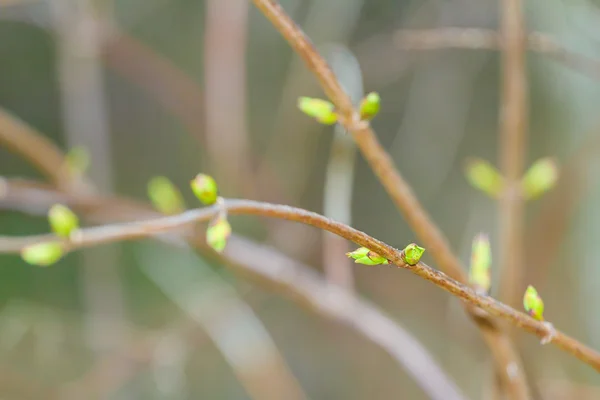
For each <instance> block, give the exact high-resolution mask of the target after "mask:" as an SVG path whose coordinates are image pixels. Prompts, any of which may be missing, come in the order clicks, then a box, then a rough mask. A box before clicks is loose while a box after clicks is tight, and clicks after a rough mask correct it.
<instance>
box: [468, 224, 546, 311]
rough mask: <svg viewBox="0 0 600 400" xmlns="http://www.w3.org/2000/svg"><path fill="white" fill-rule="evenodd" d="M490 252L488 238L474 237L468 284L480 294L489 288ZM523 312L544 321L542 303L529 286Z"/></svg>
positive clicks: (485, 236)
mask: <svg viewBox="0 0 600 400" xmlns="http://www.w3.org/2000/svg"><path fill="white" fill-rule="evenodd" d="M491 265H492V251H491V246H490V241H489V237H488V236H487V235H485V234H483V233H480V234H479V235H477V236H475V238H474V239H473V245H472V249H471V265H470V268H469V282H470V283H471V285H472V286H473V287H474V288H475V290H476V291H477V292H478V293H480V294H487V293H488V292H489V290H490V287H491V277H490V272H491ZM523 307H524V308H525V311H526V312H527V313H528V314H529V315H530V316H531V317H533V318H535V319H537V320H538V321H543V320H544V301H543V300H542V298H541V297H540V296H539V294H538V292H537V290H536V289H535V288H534V287H533V286H531V285H529V286H528V287H527V290H526V291H525V295H524V296H523Z"/></svg>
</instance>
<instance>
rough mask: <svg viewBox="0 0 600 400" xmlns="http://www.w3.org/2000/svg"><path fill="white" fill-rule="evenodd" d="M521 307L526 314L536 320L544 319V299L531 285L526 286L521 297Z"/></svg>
mask: <svg viewBox="0 0 600 400" xmlns="http://www.w3.org/2000/svg"><path fill="white" fill-rule="evenodd" d="M523 307H525V311H527V314H529V315H530V316H532V317H533V318H535V319H537V320H538V321H543V320H544V301H543V300H542V298H541V297H540V296H539V295H538V292H537V290H535V288H534V287H533V286H531V285H529V286H528V287H527V290H526V291H525V296H524V297H523Z"/></svg>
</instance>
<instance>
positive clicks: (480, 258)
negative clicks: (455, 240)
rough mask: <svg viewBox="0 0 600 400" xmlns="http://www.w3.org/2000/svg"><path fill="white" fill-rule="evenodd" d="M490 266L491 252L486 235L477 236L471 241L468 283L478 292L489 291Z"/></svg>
mask: <svg viewBox="0 0 600 400" xmlns="http://www.w3.org/2000/svg"><path fill="white" fill-rule="evenodd" d="M491 265H492V250H491V247H490V240H489V238H488V236H487V235H485V234H482V233H481V234H479V235H477V236H475V239H473V247H472V250H471V267H470V269H469V282H471V284H472V285H473V286H474V287H475V288H476V289H477V290H479V291H482V292H484V293H487V292H488V291H489V290H490V286H491V278H490V267H491Z"/></svg>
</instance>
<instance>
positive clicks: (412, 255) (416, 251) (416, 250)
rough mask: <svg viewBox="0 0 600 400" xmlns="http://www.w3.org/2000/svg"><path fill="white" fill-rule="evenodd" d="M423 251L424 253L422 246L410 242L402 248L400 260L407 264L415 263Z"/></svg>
mask: <svg viewBox="0 0 600 400" xmlns="http://www.w3.org/2000/svg"><path fill="white" fill-rule="evenodd" d="M423 253H425V249H424V248H423V247H419V246H417V245H416V244H414V243H411V244H409V245H408V246H406V247H405V248H404V250H402V260H403V261H404V262H405V263H407V264H408V265H417V264H418V263H419V261H420V260H421V256H422V255H423Z"/></svg>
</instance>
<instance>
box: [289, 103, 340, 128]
mask: <svg viewBox="0 0 600 400" xmlns="http://www.w3.org/2000/svg"><path fill="white" fill-rule="evenodd" d="M298 108H299V109H300V111H302V112H303V113H304V114H306V115H308V116H309V117H313V118H315V119H316V120H317V121H319V122H320V123H322V124H324V125H333V124H335V123H336V122H337V114H336V113H335V111H334V109H335V107H334V105H333V104H331V103H330V102H328V101H326V100H321V99H314V98H312V97H300V98H299V99H298Z"/></svg>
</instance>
